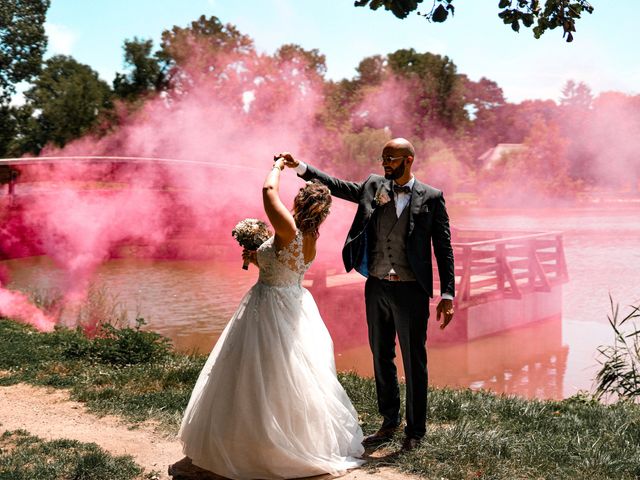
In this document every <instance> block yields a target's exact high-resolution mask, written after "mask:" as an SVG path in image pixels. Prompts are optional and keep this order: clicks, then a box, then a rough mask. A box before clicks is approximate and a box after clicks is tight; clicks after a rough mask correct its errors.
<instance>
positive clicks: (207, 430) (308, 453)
mask: <svg viewBox="0 0 640 480" xmlns="http://www.w3.org/2000/svg"><path fill="white" fill-rule="evenodd" d="M257 257H258V263H259V265H260V275H259V278H258V282H257V283H256V284H255V285H254V286H253V287H252V288H251V289H250V290H249V292H248V293H247V294H246V295H245V296H244V298H243V299H242V301H241V302H240V305H239V307H238V309H237V310H236V312H235V313H234V315H233V316H232V317H231V320H230V321H229V323H228V324H227V326H226V328H225V329H224V331H223V332H222V335H221V337H220V339H219V340H218V342H217V343H216V345H215V347H214V349H213V351H212V352H211V355H210V356H209V358H208V360H207V362H206V363H205V366H204V368H203V369H202V372H201V373H200V376H199V378H198V380H197V382H196V385H195V387H194V389H193V392H192V394H191V399H190V400H189V404H188V406H187V409H186V411H185V414H184V418H183V420H182V426H181V427H180V432H179V434H178V436H179V438H180V440H181V442H182V445H183V452H184V454H185V455H186V456H188V457H190V458H191V459H192V461H193V463H194V464H195V465H197V466H199V467H202V468H205V469H207V470H210V471H212V472H215V473H217V474H219V475H223V476H225V477H229V478H234V479H276V478H278V479H280V478H298V477H308V476H312V475H319V474H323V473H330V474H334V475H338V474H342V473H344V472H345V471H346V470H347V469H350V468H354V467H358V466H360V465H362V463H363V461H362V460H360V459H358V458H355V457H358V456H360V455H362V454H363V453H364V449H363V447H362V444H361V443H362V431H361V429H360V426H359V424H358V416H357V413H356V411H355V409H354V408H353V405H352V404H351V401H350V400H349V397H348V396H347V394H346V392H345V391H344V389H343V388H342V386H341V385H340V383H339V382H338V380H337V378H336V370H335V362H334V357H333V342H332V340H331V337H330V336H329V332H328V331H327V329H326V327H325V325H324V323H323V321H322V318H321V317H320V313H319V312H318V307H317V306H316V303H315V301H314V300H313V297H312V296H311V294H310V293H309V292H308V291H307V290H306V289H305V288H303V287H302V286H301V281H302V278H303V276H304V273H305V272H306V271H307V269H308V268H309V266H310V263H309V264H305V262H304V254H303V252H302V234H301V233H300V232H298V233H297V234H296V237H295V238H294V239H293V240H292V241H291V243H290V244H289V245H287V246H286V247H285V248H283V249H282V250H280V251H278V252H276V250H275V247H274V244H273V237H272V238H270V239H269V240H267V241H266V242H265V243H263V244H262V246H261V247H260V248H259V249H258V252H257Z"/></svg>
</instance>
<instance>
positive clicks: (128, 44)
mask: <svg viewBox="0 0 640 480" xmlns="http://www.w3.org/2000/svg"><path fill="white" fill-rule="evenodd" d="M152 48H153V41H152V40H141V39H138V38H135V37H134V39H133V40H125V42H124V47H123V49H124V61H125V64H126V65H127V66H128V68H129V72H128V73H127V74H121V73H116V78H115V79H114V80H113V91H114V92H115V94H116V95H117V96H119V97H120V98H124V99H127V100H132V99H137V98H140V97H144V96H145V95H147V94H149V93H153V92H158V91H161V90H162V89H163V88H164V87H165V86H166V85H165V84H166V75H165V69H166V65H165V64H164V62H163V61H162V60H161V59H160V58H159V53H158V52H157V53H155V54H154V55H152V54H151V49H152Z"/></svg>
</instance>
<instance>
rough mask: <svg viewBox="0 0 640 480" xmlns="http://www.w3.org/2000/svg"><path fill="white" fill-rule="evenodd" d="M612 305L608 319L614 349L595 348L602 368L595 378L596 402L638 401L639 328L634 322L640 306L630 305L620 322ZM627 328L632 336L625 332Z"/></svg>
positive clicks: (639, 372)
mask: <svg viewBox="0 0 640 480" xmlns="http://www.w3.org/2000/svg"><path fill="white" fill-rule="evenodd" d="M609 301H610V302H611V315H610V316H608V317H607V319H608V320H609V325H611V328H612V329H613V331H614V334H615V336H614V341H613V345H610V346H600V347H598V353H599V358H598V361H599V363H600V364H601V365H602V366H601V368H600V371H598V374H597V375H596V382H597V386H596V392H595V396H596V398H598V399H602V398H604V397H615V398H617V399H619V400H638V399H640V327H638V326H637V325H636V324H635V323H634V322H633V320H634V319H636V318H640V306H633V305H631V312H629V313H628V314H627V315H626V316H625V317H624V318H622V319H620V310H619V305H614V304H613V299H612V298H611V296H609ZM626 327H630V330H631V332H629V331H628V329H626Z"/></svg>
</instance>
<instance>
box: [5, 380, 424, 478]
mask: <svg viewBox="0 0 640 480" xmlns="http://www.w3.org/2000/svg"><path fill="white" fill-rule="evenodd" d="M18 429H23V430H26V431H27V432H29V433H30V434H32V435H36V436H38V437H40V438H42V439H45V440H54V439H59V438H68V439H73V440H78V441H81V442H87V443H91V442H92V443H96V444H98V445H100V446H101V447H102V448H103V449H105V450H107V451H109V452H111V453H112V454H114V455H131V456H132V457H133V458H134V460H135V461H136V463H138V464H139V465H141V466H142V467H144V469H145V471H146V472H151V471H153V470H155V471H157V472H159V473H160V476H159V477H158V478H159V479H163V480H167V479H169V478H171V477H169V476H168V474H167V468H168V466H169V465H171V464H173V463H175V462H176V461H178V460H180V459H181V458H182V457H183V455H182V450H181V448H180V443H179V442H178V441H176V440H172V439H166V438H163V437H162V435H160V434H158V433H156V432H154V430H153V427H152V426H146V425H142V426H140V427H137V428H135V429H129V427H128V425H127V424H125V423H124V422H123V421H122V420H121V419H119V418H117V417H114V416H105V417H98V416H96V415H94V414H92V413H89V412H88V411H87V410H86V408H85V407H84V405H83V404H82V403H79V402H74V401H73V400H71V399H70V398H69V394H68V392H66V391H64V390H56V389H47V388H42V387H33V386H31V385H25V384H18V385H12V386H10V387H0V433H4V432H5V431H7V430H18ZM316 478H317V477H316ZM320 478H323V477H320ZM327 478H331V477H328V476H327ZM340 478H341V479H344V480H355V479H358V480H377V479H381V480H410V479H411V478H412V477H409V476H407V475H403V474H400V473H398V472H397V471H395V470H391V469H389V468H384V467H383V468H381V469H379V470H378V471H377V472H375V473H368V472H366V471H363V470H353V471H351V472H349V473H348V474H347V475H345V476H343V477H340ZM416 478H417V477H416Z"/></svg>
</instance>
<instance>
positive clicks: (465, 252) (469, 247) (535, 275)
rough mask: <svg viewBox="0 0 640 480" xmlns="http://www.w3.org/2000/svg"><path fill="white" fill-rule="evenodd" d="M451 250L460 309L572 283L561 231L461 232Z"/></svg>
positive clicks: (517, 297) (458, 231) (549, 289)
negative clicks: (454, 261)
mask: <svg viewBox="0 0 640 480" xmlns="http://www.w3.org/2000/svg"><path fill="white" fill-rule="evenodd" d="M452 246H453V249H454V256H455V260H456V267H455V273H456V289H457V290H456V302H457V304H458V307H459V308H465V307H469V306H472V305H475V304H479V303H485V302H488V301H491V300H494V299H498V298H514V299H519V298H522V296H523V294H525V293H530V292H548V291H551V288H552V287H554V286H556V285H559V284H562V283H565V282H567V281H568V279H569V275H568V272H567V265H566V260H565V256H564V246H563V238H562V233H561V232H555V231H552V232H540V233H522V232H495V231H493V232H489V231H480V230H477V231H474V230H457V231H456V241H455V242H454V243H453V244H452ZM434 273H435V272H434ZM434 276H435V278H436V279H437V278H438V277H437V275H434ZM436 291H437V290H436Z"/></svg>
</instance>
